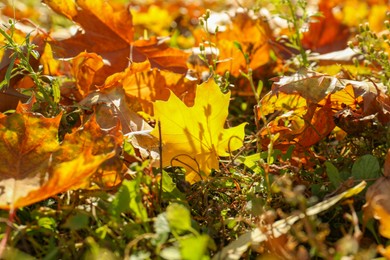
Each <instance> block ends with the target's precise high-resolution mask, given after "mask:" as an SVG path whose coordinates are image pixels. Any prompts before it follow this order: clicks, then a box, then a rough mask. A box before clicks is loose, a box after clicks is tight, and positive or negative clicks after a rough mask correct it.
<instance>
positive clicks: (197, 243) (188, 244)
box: [180, 235, 210, 260]
mask: <svg viewBox="0 0 390 260" xmlns="http://www.w3.org/2000/svg"><path fill="white" fill-rule="evenodd" d="M209 241H210V238H209V236H207V235H201V236H191V237H187V238H185V239H182V240H180V252H181V256H182V259H186V260H201V259H209V257H208V255H207V254H206V253H207V247H208V244H209Z"/></svg>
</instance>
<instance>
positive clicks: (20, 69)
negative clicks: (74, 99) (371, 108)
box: [0, 19, 60, 115]
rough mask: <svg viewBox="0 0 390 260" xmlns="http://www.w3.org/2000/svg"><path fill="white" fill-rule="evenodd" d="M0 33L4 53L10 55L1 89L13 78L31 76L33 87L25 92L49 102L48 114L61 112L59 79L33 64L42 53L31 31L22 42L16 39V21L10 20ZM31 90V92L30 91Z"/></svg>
mask: <svg viewBox="0 0 390 260" xmlns="http://www.w3.org/2000/svg"><path fill="white" fill-rule="evenodd" d="M3 26H4V28H0V33H1V35H2V36H3V37H4V45H3V46H2V47H1V48H2V49H3V51H4V55H9V66H8V68H7V71H6V73H5V77H4V79H3V80H2V81H1V82H0V90H4V89H7V88H10V87H12V86H11V80H12V79H14V78H16V77H18V76H19V77H26V76H28V77H30V78H31V79H32V81H33V83H34V87H33V89H32V90H31V89H28V90H26V91H24V92H23V94H27V95H28V96H30V95H34V96H36V97H37V98H38V100H39V101H43V102H47V103H48V104H49V108H48V109H47V110H46V112H47V114H48V115H56V114H58V112H59V105H58V102H59V101H60V88H59V82H58V79H56V78H53V77H48V76H45V75H43V74H42V70H41V69H40V68H39V67H36V66H34V65H32V64H34V63H35V64H36V63H37V62H38V60H39V58H40V53H39V52H38V51H37V50H36V48H37V45H36V44H34V43H33V42H32V41H31V38H32V37H31V33H30V34H27V35H26V36H25V38H24V41H23V42H22V43H18V42H17V41H15V39H14V34H15V31H16V28H15V22H14V21H13V20H11V19H10V20H9V21H8V25H3ZM29 92H31V93H29Z"/></svg>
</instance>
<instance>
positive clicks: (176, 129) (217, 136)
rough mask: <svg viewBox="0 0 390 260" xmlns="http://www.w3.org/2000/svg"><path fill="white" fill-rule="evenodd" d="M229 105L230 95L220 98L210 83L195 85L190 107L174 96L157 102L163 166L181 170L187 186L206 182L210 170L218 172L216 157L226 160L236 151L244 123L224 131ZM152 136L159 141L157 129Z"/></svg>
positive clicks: (211, 81) (217, 89)
mask: <svg viewBox="0 0 390 260" xmlns="http://www.w3.org/2000/svg"><path fill="white" fill-rule="evenodd" d="M229 101H230V92H229V93H226V94H223V93H222V92H221V90H220V88H219V86H218V85H217V84H216V83H215V82H214V81H213V80H209V81H207V82H205V83H203V84H201V85H198V87H197V89H196V96H195V101H194V105H193V106H192V107H188V106H186V105H185V104H184V103H183V102H182V101H181V100H180V99H179V98H178V97H177V96H176V95H174V94H173V93H171V95H170V97H169V99H168V101H159V100H158V101H156V102H155V103H154V113H155V118H156V120H157V121H158V122H160V124H161V136H162V140H161V141H162V144H163V147H162V149H163V151H162V163H163V166H171V165H172V166H181V167H184V168H185V169H186V171H187V172H186V180H187V181H188V182H190V183H194V182H196V181H199V180H201V179H202V178H207V176H208V175H209V174H210V171H211V169H219V167H218V166H219V165H218V156H229V155H230V152H232V151H235V150H237V149H239V148H240V147H241V146H242V144H243V140H244V134H245V133H244V127H245V125H246V124H245V123H243V124H241V125H239V126H236V127H232V128H228V129H225V128H224V124H225V121H226V118H227V116H228V106H229ZM151 134H152V135H153V136H155V137H157V138H158V137H159V129H158V127H155V128H154V129H153V131H152V133H151Z"/></svg>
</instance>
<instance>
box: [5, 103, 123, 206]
mask: <svg viewBox="0 0 390 260" xmlns="http://www.w3.org/2000/svg"><path fill="white" fill-rule="evenodd" d="M27 108H28V106H25V105H24V106H22V105H19V106H18V108H17V111H16V113H14V114H12V115H10V116H5V115H3V114H0V151H1V152H2V154H3V156H2V160H1V162H0V208H2V209H16V208H19V207H23V206H27V205H30V204H32V203H35V202H38V201H41V200H44V199H46V198H49V197H51V196H53V195H56V194H57V193H60V192H64V191H67V190H69V189H77V188H81V187H86V186H87V185H88V183H89V182H88V179H89V178H90V177H91V176H92V175H93V174H94V173H95V172H96V170H97V169H98V168H99V166H100V165H101V164H102V163H103V162H105V161H106V160H108V159H109V158H111V157H113V156H114V155H115V149H116V147H117V146H118V144H119V143H120V142H121V139H120V138H121V136H120V135H119V131H118V129H112V131H103V130H101V129H100V127H99V126H98V125H97V124H96V121H95V120H94V119H93V118H92V119H91V120H90V121H89V122H88V123H86V124H85V125H84V126H83V127H82V128H80V129H78V130H76V131H74V132H73V133H71V134H69V135H66V136H65V137H64V140H63V142H62V143H61V144H60V143H59V141H58V138H57V135H58V126H59V123H60V120H61V115H58V116H57V117H55V118H45V117H43V116H41V115H40V114H36V113H31V112H28V111H26V110H27Z"/></svg>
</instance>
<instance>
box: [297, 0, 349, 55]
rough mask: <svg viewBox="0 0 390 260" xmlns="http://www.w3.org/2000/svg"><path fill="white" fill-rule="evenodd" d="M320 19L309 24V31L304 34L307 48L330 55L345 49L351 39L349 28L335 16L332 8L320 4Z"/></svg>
mask: <svg viewBox="0 0 390 260" xmlns="http://www.w3.org/2000/svg"><path fill="white" fill-rule="evenodd" d="M318 11H319V12H321V16H320V17H315V18H314V19H313V20H314V21H313V22H311V23H309V30H308V31H307V32H305V33H304V34H303V39H302V44H303V46H304V47H305V48H308V49H311V50H312V51H315V52H319V53H328V52H332V51H337V50H341V49H343V48H345V46H346V45H347V41H348V40H349V37H350V32H349V27H348V26H346V25H344V24H342V22H341V21H340V20H338V19H337V18H336V17H335V16H334V12H333V9H332V7H330V6H329V5H328V4H327V3H326V2H324V1H321V2H320V3H319V10H318Z"/></svg>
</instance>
